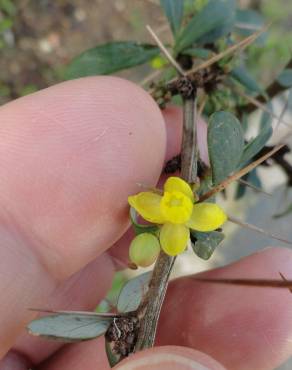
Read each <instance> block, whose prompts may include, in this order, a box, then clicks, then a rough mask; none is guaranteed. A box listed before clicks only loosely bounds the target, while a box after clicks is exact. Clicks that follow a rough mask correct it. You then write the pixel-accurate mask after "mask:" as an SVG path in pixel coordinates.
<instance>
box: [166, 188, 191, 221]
mask: <svg viewBox="0 0 292 370" xmlns="http://www.w3.org/2000/svg"><path fill="white" fill-rule="evenodd" d="M160 210H161V213H162V214H163V216H164V217H165V219H166V221H168V222H172V223H174V224H184V223H185V222H186V221H188V220H189V218H190V217H191V214H192V210H193V203H192V201H191V200H190V199H189V198H188V197H187V196H186V195H185V194H183V193H181V192H180V191H172V192H168V191H166V192H165V193H164V195H163V197H162V199H161V202H160Z"/></svg>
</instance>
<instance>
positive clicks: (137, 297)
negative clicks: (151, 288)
mask: <svg viewBox="0 0 292 370" xmlns="http://www.w3.org/2000/svg"><path fill="white" fill-rule="evenodd" d="M151 275H152V271H148V272H145V273H144V274H142V275H139V276H136V277H134V278H133V279H131V280H129V281H128V282H127V283H126V284H125V285H124V287H123V289H122V290H121V293H120V295H119V299H118V305H117V309H118V311H119V312H131V311H135V310H137V308H138V307H139V304H140V303H141V301H142V298H143V297H144V295H145V294H146V292H147V290H148V283H149V281H150V278H151Z"/></svg>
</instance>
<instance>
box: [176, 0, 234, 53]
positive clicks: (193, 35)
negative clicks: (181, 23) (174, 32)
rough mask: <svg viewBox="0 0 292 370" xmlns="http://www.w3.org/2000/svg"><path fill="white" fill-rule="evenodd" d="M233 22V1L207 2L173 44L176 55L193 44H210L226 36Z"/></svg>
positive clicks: (218, 0)
mask: <svg viewBox="0 0 292 370" xmlns="http://www.w3.org/2000/svg"><path fill="white" fill-rule="evenodd" d="M234 20H235V1H234V0H209V2H208V4H207V5H206V6H205V7H204V8H203V9H202V10H201V11H200V12H199V13H197V14H195V15H194V17H193V18H192V19H191V20H190V22H189V23H188V24H187V26H186V27H185V28H184V29H183V30H182V31H181V33H180V34H179V35H178V37H177V40H176V44H175V51H176V53H179V52H181V51H182V50H184V49H186V48H188V47H190V46H191V45H192V44H194V43H197V44H198V43H200V44H204V43H210V42H214V41H216V40H217V39H218V38H220V37H222V36H225V35H227V34H228V33H229V32H230V31H231V29H232V26H233V23H234Z"/></svg>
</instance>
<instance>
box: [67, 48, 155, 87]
mask: <svg viewBox="0 0 292 370" xmlns="http://www.w3.org/2000/svg"><path fill="white" fill-rule="evenodd" d="M158 54H159V49H158V48H157V47H156V46H153V45H149V44H138V43H136V42H131V41H118V42H110V43H108V44H104V45H99V46H97V47H95V48H93V49H89V50H87V51H85V52H84V53H82V54H80V55H79V56H78V57H76V58H75V59H73V61H72V62H71V63H70V64H69V65H68V67H67V69H66V71H65V78H66V79H67V80H70V79H73V78H79V77H85V76H94V75H108V74H111V73H114V72H117V71H121V70H123V69H126V68H130V67H134V66H137V65H139V64H143V63H146V62H148V61H149V60H151V59H152V58H153V57H155V56H156V55H158Z"/></svg>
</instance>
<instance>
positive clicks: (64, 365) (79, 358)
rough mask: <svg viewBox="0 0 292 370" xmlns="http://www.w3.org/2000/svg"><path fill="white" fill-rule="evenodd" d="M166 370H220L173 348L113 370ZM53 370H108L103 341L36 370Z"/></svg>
mask: <svg viewBox="0 0 292 370" xmlns="http://www.w3.org/2000/svg"><path fill="white" fill-rule="evenodd" d="M170 368H171V369H173V370H176V369H178V370H187V369H193V370H196V369H197V370H208V369H210V370H224V368H223V367H222V366H221V365H220V364H219V363H218V362H216V361H215V360H213V359H212V358H211V357H209V356H207V355H205V354H204V353H200V352H198V351H195V350H192V349H189V348H183V347H177V346H167V347H158V348H152V349H150V350H146V351H143V352H139V353H137V354H135V355H131V356H130V357H128V358H127V359H126V360H124V361H122V362H121V363H120V364H119V365H117V366H116V367H114V369H117V370H138V369H139V370H142V369H143V370H148V369H149V370H156V369H157V370H163V369H166V370H169V369H170ZM57 369H62V370H83V369H88V370H91V369H92V370H93V369H95V370H109V369H110V367H109V365H108V360H107V358H106V356H105V350H104V341H103V340H102V339H98V340H95V341H92V342H87V343H80V344H73V345H70V346H67V347H66V348H63V349H62V350H61V351H59V353H57V354H56V355H55V356H54V357H53V358H52V359H50V360H49V361H47V362H46V363H45V364H43V366H41V367H40V370H57Z"/></svg>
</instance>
